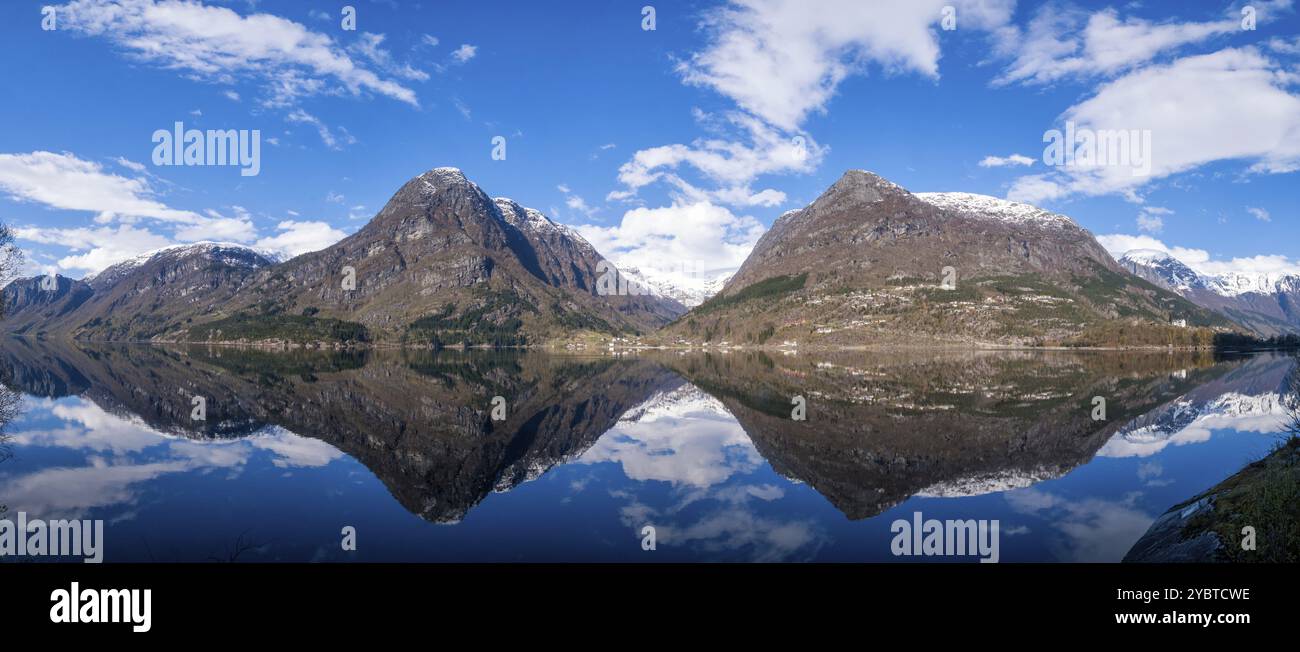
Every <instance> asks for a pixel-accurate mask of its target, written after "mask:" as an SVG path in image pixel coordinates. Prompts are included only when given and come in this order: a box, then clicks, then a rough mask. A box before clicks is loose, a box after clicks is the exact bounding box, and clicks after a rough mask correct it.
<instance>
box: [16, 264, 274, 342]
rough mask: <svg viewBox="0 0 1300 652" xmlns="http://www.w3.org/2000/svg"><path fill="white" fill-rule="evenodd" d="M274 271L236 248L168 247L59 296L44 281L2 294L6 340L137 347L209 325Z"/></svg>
mask: <svg viewBox="0 0 1300 652" xmlns="http://www.w3.org/2000/svg"><path fill="white" fill-rule="evenodd" d="M274 264H275V260H274V258H273V257H272V256H271V255H269V254H267V253H265V252H260V251H257V250H254V249H250V248H248V247H243V246H240V245H235V244H227V243H216V242H201V243H197V244H190V245H180V246H175V247H167V248H165V249H160V250H158V251H154V252H150V253H148V254H145V255H142V256H139V257H137V258H135V259H132V260H129V261H126V262H123V263H119V264H117V265H114V266H112V267H109V268H107V269H105V270H103V271H102V272H100V273H99V274H98V275H95V276H92V277H88V278H86V279H84V280H80V281H73V280H71V279H65V278H62V277H60V280H59V283H58V289H57V290H55V291H53V292H51V291H48V290H45V289H44V287H45V286H44V284H43V283H42V281H43V279H42V278H39V277H38V278H34V279H20V280H18V281H15V282H14V283H12V284H10V285H9V286H8V287H6V288H5V290H4V300H5V301H6V305H7V306H9V311H10V312H9V316H8V318H7V319H6V320H5V321H4V322H3V324H4V326H5V328H6V329H7V330H8V331H9V332H11V333H18V334H24V335H47V336H49V335H63V336H72V337H77V338H81V339H94V340H115V341H139V340H150V339H155V338H160V337H167V336H168V335H170V334H174V333H176V332H179V331H181V330H183V329H184V328H186V327H188V325H189V324H191V323H193V322H194V321H196V320H202V319H205V318H211V316H212V315H217V314H220V311H221V310H222V309H223V308H224V307H225V306H226V305H227V304H228V303H229V302H230V301H231V300H232V299H233V297H234V296H235V295H236V294H237V293H238V292H239V291H240V290H242V289H243V288H244V287H246V286H247V285H248V283H249V282H250V281H251V280H252V279H253V278H254V277H255V275H256V273H257V272H258V271H259V270H261V269H264V268H268V267H271V266H272V265H274Z"/></svg>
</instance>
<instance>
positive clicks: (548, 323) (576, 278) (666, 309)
mask: <svg viewBox="0 0 1300 652" xmlns="http://www.w3.org/2000/svg"><path fill="white" fill-rule="evenodd" d="M603 261H604V258H602V257H601V256H600V254H599V253H598V252H596V250H595V249H594V248H592V247H591V245H590V244H588V243H587V242H586V240H584V239H582V237H581V236H579V235H578V234H577V233H576V232H574V231H572V230H570V229H568V228H566V227H563V226H560V225H558V224H556V223H554V222H552V221H551V220H549V219H547V218H546V217H545V216H543V215H542V214H541V213H539V212H537V211H534V210H531V209H527V208H524V207H522V206H519V205H518V204H516V203H514V202H512V201H510V200H508V199H498V200H493V199H491V198H489V197H488V196H487V194H486V193H484V192H483V191H482V190H481V189H480V188H479V187H478V186H477V185H475V184H474V183H472V182H470V181H469V180H468V179H466V178H465V175H464V174H462V173H461V172H460V170H457V169H454V168H439V169H436V170H431V171H429V172H426V173H424V174H422V175H420V176H417V177H415V178H413V179H411V180H410V181H408V182H407V183H406V184H404V185H403V186H402V187H401V189H400V190H398V191H397V193H396V194H395V195H393V197H392V199H390V200H389V201H388V204H387V205H385V206H384V208H383V210H381V211H380V212H379V214H378V215H376V216H375V218H374V219H373V220H371V222H370V223H369V224H367V225H366V226H365V227H363V228H362V229H361V230H359V231H357V232H356V233H354V234H353V235H351V236H349V237H347V238H344V239H343V240H342V241H340V242H338V243H337V244H335V245H333V246H331V247H329V248H327V249H324V250H322V251H318V252H314V253H309V254H305V255H303V256H299V257H298V258H295V259H293V260H291V261H289V262H287V263H285V264H283V265H278V266H276V267H274V268H271V269H268V270H264V271H263V273H262V274H260V276H259V278H258V279H257V281H256V282H255V283H254V284H252V286H251V287H249V288H248V290H247V291H245V292H242V293H241V294H240V295H239V296H238V297H236V300H235V301H234V302H232V303H231V304H230V305H229V306H228V309H227V311H226V312H227V314H228V315H229V316H228V317H227V318H226V319H224V320H220V321H216V322H207V323H202V324H195V325H194V326H193V327H192V328H190V329H189V330H188V331H187V332H186V333H185V334H184V338H185V339H189V340H198V341H211V340H232V339H262V336H261V334H262V333H267V334H271V333H276V332H283V331H286V330H292V329H293V328H295V327H299V326H302V325H303V324H302V322H303V321H304V320H311V323H309V324H306V325H305V326H304V327H306V328H311V327H313V326H314V325H315V324H317V323H319V322H320V321H321V320H338V321H339V322H344V323H348V324H356V325H358V327H359V329H363V330H364V332H365V333H367V334H368V337H370V338H372V339H376V340H383V341H392V342H403V343H407V344H430V343H440V344H461V343H463V344H471V345H478V344H524V343H538V342H543V341H547V340H549V339H552V338H561V337H564V336H566V335H567V334H571V333H573V332H576V331H595V332H601V333H621V332H635V331H644V330H650V329H653V328H655V327H657V326H659V325H662V324H663V323H666V322H667V321H669V320H670V319H672V318H673V317H675V316H676V315H678V314H680V313H681V312H682V311H683V307H682V306H681V305H680V304H677V303H676V302H672V301H668V300H665V299H663V298H660V297H654V296H618V295H609V296H606V295H603V294H602V293H601V291H600V286H599V281H600V278H601V276H602V274H603V273H607V272H602V271H601V270H600V269H598V268H599V267H600V263H602V262H603Z"/></svg>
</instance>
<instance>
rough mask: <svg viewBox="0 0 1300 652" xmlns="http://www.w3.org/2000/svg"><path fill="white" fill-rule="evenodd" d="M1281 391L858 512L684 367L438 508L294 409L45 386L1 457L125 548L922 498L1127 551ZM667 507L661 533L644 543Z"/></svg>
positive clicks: (762, 517)
mask: <svg viewBox="0 0 1300 652" xmlns="http://www.w3.org/2000/svg"><path fill="white" fill-rule="evenodd" d="M1280 401H1281V398H1280V397H1279V396H1278V395H1277V394H1276V393H1273V394H1269V393H1266V392H1264V393H1259V394H1256V395H1247V394H1240V393H1234V392H1224V393H1222V394H1220V395H1218V396H1209V397H1196V398H1194V399H1187V400H1185V401H1183V402H1176V403H1175V404H1174V405H1173V406H1171V407H1168V408H1166V409H1165V411H1166V413H1167V415H1168V419H1167V421H1161V420H1160V419H1155V420H1153V421H1152V423H1144V424H1142V425H1141V426H1134V427H1132V428H1128V429H1126V430H1124V431H1121V433H1120V434H1118V435H1116V436H1115V437H1114V438H1112V440H1111V441H1109V442H1108V443H1106V444H1105V445H1104V446H1103V447H1102V448H1101V450H1100V451H1099V452H1098V453H1097V455H1096V457H1095V458H1094V459H1093V460H1091V461H1090V462H1088V463H1086V464H1084V465H1082V466H1080V467H1078V468H1075V469H1073V470H1072V471H1070V472H1069V473H1067V474H1066V475H1065V476H1064V477H1061V478H1055V479H1042V478H1039V477H1034V478H1029V479H1022V481H1020V482H1017V481H1016V480H1015V479H1014V478H1012V479H1007V478H994V479H992V480H990V479H989V478H982V479H979V480H980V481H979V482H971V483H968V484H965V485H963V484H962V483H961V482H960V481H954V482H947V483H945V484H944V486H943V487H942V488H933V489H932V490H927V491H925V492H923V493H922V495H919V496H916V497H913V498H911V499H909V500H907V501H905V502H903V503H902V504H901V505H897V506H895V507H893V508H891V509H889V510H887V511H885V512H884V513H882V514H880V515H879V516H876V517H873V518H868V519H865V520H861V521H849V520H848V519H847V518H846V517H845V516H844V515H843V514H842V513H841V512H840V511H839V510H837V509H836V508H835V507H834V506H833V505H831V504H830V503H829V502H828V501H827V500H826V499H825V498H823V497H822V496H821V495H819V494H818V493H817V492H816V491H815V490H814V489H813V488H812V487H810V486H809V485H807V484H804V483H802V482H798V481H793V480H790V479H787V478H784V477H782V476H781V475H779V474H777V473H776V472H775V471H774V470H773V469H772V468H771V466H770V465H769V464H768V463H767V461H765V460H764V459H763V457H762V455H760V454H759V452H758V450H757V449H756V448H755V447H754V445H753V444H752V443H751V442H750V439H749V437H748V436H747V435H746V434H745V432H744V431H743V430H742V429H741V427H740V424H739V423H738V422H737V421H736V420H735V419H734V418H732V417H731V415H730V414H728V412H727V411H726V409H725V408H724V407H723V405H722V404H721V403H720V402H718V401H717V400H715V399H713V398H712V397H710V396H708V395H707V394H705V393H703V392H701V391H699V390H696V389H695V388H694V387H692V386H690V385H683V386H681V387H679V388H677V389H675V390H671V391H663V392H660V393H658V394H656V395H654V396H653V397H652V398H651V399H650V400H648V401H647V402H646V403H644V404H643V405H641V406H638V407H637V408H634V409H633V410H631V411H629V412H628V413H627V415H625V416H624V418H623V419H622V420H621V421H620V422H619V423H618V424H617V425H616V426H615V427H614V428H613V429H611V430H610V431H609V432H608V433H606V434H605V435H604V436H603V437H601V438H600V439H599V440H598V441H597V442H596V443H595V444H594V445H593V446H592V447H591V448H589V449H588V450H586V451H585V452H584V451H574V454H575V455H576V457H574V458H571V459H570V460H569V461H568V462H566V463H563V464H561V465H559V466H557V467H556V468H553V469H551V470H550V471H548V472H546V473H545V474H544V475H542V476H541V477H540V478H538V479H536V480H533V481H531V482H526V483H524V484H522V485H520V486H518V487H516V488H514V489H511V490H509V491H506V492H502V493H494V494H491V495H489V496H488V497H487V498H486V499H485V500H484V501H483V502H482V503H481V504H479V505H477V506H476V507H474V508H473V509H471V510H470V512H469V514H468V515H466V516H465V518H464V519H463V520H462V521H461V522H459V523H456V524H446V525H438V524H431V523H427V522H425V521H422V520H420V519H419V518H418V517H416V516H414V515H412V514H410V513H409V512H408V511H407V510H405V509H404V508H402V507H401V506H400V505H399V504H398V503H397V502H396V501H395V500H394V499H393V498H392V496H391V495H390V494H389V491H388V489H387V488H386V487H385V486H384V485H383V483H382V482H381V481H380V480H379V479H378V478H377V477H376V476H375V475H374V474H373V473H372V472H371V471H370V470H369V469H367V468H366V467H365V466H363V465H362V464H360V463H359V462H357V461H356V460H354V459H353V458H351V457H350V456H348V455H345V454H343V453H341V452H339V451H338V450H337V449H335V448H334V447H332V446H330V445H328V444H325V443H323V442H320V441H318V440H315V439H311V438H308V437H300V436H298V435H295V434H293V433H290V432H288V431H286V430H284V429H281V428H278V427H266V428H263V429H262V430H259V431H258V432H256V433H254V434H253V435H251V436H249V437H245V438H241V439H234V440H191V439H185V438H181V437H177V436H173V435H168V434H166V433H162V432H158V431H156V430H153V429H151V428H149V427H148V426H147V425H145V424H144V423H143V422H142V421H140V420H138V419H136V418H133V417H124V416H119V415H114V414H110V413H108V412H106V411H104V410H103V409H101V408H100V407H98V406H97V405H96V404H94V403H92V402H90V401H89V400H86V399H83V398H77V397H72V398H64V399H57V400H50V399H35V398H30V397H29V398H27V399H26V412H25V414H24V415H23V416H22V417H20V418H19V419H18V420H17V421H15V422H14V423H12V424H10V426H9V428H8V432H9V433H10V434H11V435H12V436H13V440H12V446H13V451H14V453H15V457H14V459H12V460H10V461H8V462H5V463H4V464H3V465H0V503H3V504H7V505H8V506H9V508H10V513H9V515H8V516H9V517H12V515H13V513H15V512H17V511H20V510H21V511H26V512H27V513H28V514H29V515H30V516H31V517H32V518H46V519H48V518H101V519H104V520H105V521H107V523H108V525H107V527H106V538H107V559H108V560H109V561H139V560H151V559H152V560H159V561H185V560H204V559H209V558H225V557H227V556H228V555H229V554H230V551H231V550H232V549H233V548H234V547H235V546H236V542H237V541H240V540H243V541H248V542H252V543H253V544H255V547H254V549H252V550H250V551H248V552H246V553H244V554H243V555H242V556H241V559H242V560H288V561H301V560H345V559H357V560H366V561H391V560H431V561H459V560H466V561H497V560H502V561H511V560H520V561H566V560H571V561H690V560H721V561H733V560H734V561H749V560H759V561H779V560H820V561H894V560H896V559H895V558H894V557H892V556H891V555H890V553H889V541H890V538H891V536H892V535H891V533H890V531H889V524H890V523H891V522H892V521H893V520H894V519H896V518H905V519H907V518H910V517H911V514H912V512H913V511H921V512H923V513H924V514H925V516H926V517H927V518H937V519H946V518H959V519H969V518H975V519H999V520H1000V521H1001V528H1002V533H1003V536H1002V542H1001V557H1002V560H1003V561H1050V560H1079V561H1115V560H1118V559H1119V558H1121V557H1122V556H1123V555H1124V553H1125V552H1127V550H1128V548H1129V547H1130V546H1131V545H1132V544H1133V542H1134V541H1136V539H1137V538H1138V537H1140V536H1141V535H1142V533H1143V532H1145V531H1146V529H1147V527H1148V526H1149V525H1150V524H1151V522H1152V521H1153V520H1154V519H1155V518H1156V517H1157V516H1158V515H1159V514H1161V513H1162V512H1163V511H1164V510H1166V509H1168V508H1169V507H1170V506H1171V505H1173V504H1175V503H1178V502H1181V501H1182V500H1185V499H1187V498H1189V497H1190V496H1192V495H1194V494H1195V493H1197V492H1199V491H1201V490H1203V489H1205V488H1207V487H1209V486H1211V485H1212V484H1214V483H1215V482H1217V481H1219V480H1221V479H1223V478H1224V477H1226V476H1228V475H1230V474H1231V473H1233V472H1235V471H1236V470H1238V469H1239V468H1240V467H1241V466H1242V465H1243V464H1245V463H1247V462H1249V461H1251V460H1253V459H1257V458H1258V457H1260V456H1261V455H1263V454H1264V453H1265V452H1267V450H1268V449H1269V447H1270V446H1271V445H1272V443H1273V438H1272V437H1271V436H1269V433H1273V432H1277V431H1278V430H1279V429H1280V425H1281V422H1282V414H1283V409H1282V406H1281V403H1280ZM1165 423H1176V424H1177V427H1168V426H1167V425H1163V424H1165ZM579 453H580V454H579ZM999 483H1002V484H1001V485H999ZM647 524H649V525H654V526H655V528H656V530H657V538H658V550H656V551H654V552H644V551H642V550H641V548H640V538H641V537H640V531H641V528H642V527H643V526H644V525H647ZM345 525H351V526H355V527H356V528H357V531H358V545H359V551H358V552H357V553H354V554H350V553H343V552H342V551H341V550H340V549H339V540H340V534H339V532H340V530H341V529H342V527H343V526H345ZM921 559H923V560H924V559H925V558H921ZM929 560H930V561H934V558H929Z"/></svg>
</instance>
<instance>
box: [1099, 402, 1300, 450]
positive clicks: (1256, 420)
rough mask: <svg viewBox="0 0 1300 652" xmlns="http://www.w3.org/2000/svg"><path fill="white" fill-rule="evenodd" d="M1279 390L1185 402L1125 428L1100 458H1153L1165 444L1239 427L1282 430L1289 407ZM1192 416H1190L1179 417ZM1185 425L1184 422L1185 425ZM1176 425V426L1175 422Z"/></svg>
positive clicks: (1257, 430)
mask: <svg viewBox="0 0 1300 652" xmlns="http://www.w3.org/2000/svg"><path fill="white" fill-rule="evenodd" d="M1288 400H1294V398H1293V397H1288V398H1286V399H1284V398H1283V396H1282V395H1281V394H1278V393H1268V394H1260V395H1258V396H1247V395H1244V394H1237V393H1228V394H1223V395H1221V396H1219V397H1217V398H1215V399H1214V400H1212V401H1207V402H1205V403H1196V402H1193V401H1182V402H1180V403H1178V404H1176V405H1174V406H1172V407H1171V408H1170V409H1169V410H1167V411H1165V412H1164V413H1161V415H1160V416H1159V417H1158V418H1157V419H1156V420H1155V421H1154V422H1153V423H1148V424H1143V425H1138V426H1135V425H1133V424H1131V425H1130V426H1128V427H1126V428H1124V429H1122V430H1120V431H1119V433H1117V434H1116V435H1115V436H1114V437H1112V438H1111V439H1110V441H1108V442H1106V445H1104V446H1102V447H1101V450H1099V451H1097V455H1098V456H1099V457H1150V456H1152V455H1155V454H1157V453H1159V452H1160V451H1162V450H1164V449H1165V447H1167V446H1170V445H1174V446H1184V445H1187V444H1198V443H1202V442H1206V441H1209V440H1210V437H1211V436H1212V435H1213V433H1214V431H1216V430H1236V431H1238V432H1253V433H1258V434H1262V435H1267V434H1273V433H1277V432H1281V431H1282V428H1283V425H1284V424H1285V422H1286V406H1285V403H1284V401H1288ZM1186 416H1190V417H1191V418H1190V419H1186V418H1180V417H1186ZM1184 423H1185V424H1186V425H1183V424H1184ZM1172 424H1176V425H1172Z"/></svg>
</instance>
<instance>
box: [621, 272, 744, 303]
mask: <svg viewBox="0 0 1300 652" xmlns="http://www.w3.org/2000/svg"><path fill="white" fill-rule="evenodd" d="M618 271H619V274H621V275H622V276H623V277H624V278H626V279H627V280H628V281H629V282H631V283H635V284H637V285H638V286H640V287H644V288H647V289H648V290H649V291H650V292H651V293H652V294H655V295H657V296H661V297H666V298H669V299H674V300H676V301H678V302H679V303H681V304H682V305H684V306H686V307H687V308H694V307H695V306H698V305H700V304H701V303H704V302H705V301H708V300H709V298H710V297H712V296H713V295H715V294H717V293H718V291H719V290H721V289H722V286H724V285H726V284H727V281H728V280H730V279H731V276H732V274H735V273H736V270H735V269H724V270H708V271H695V270H682V269H668V270H664V269H655V268H653V267H633V266H630V265H628V266H624V265H619V266H618Z"/></svg>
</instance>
